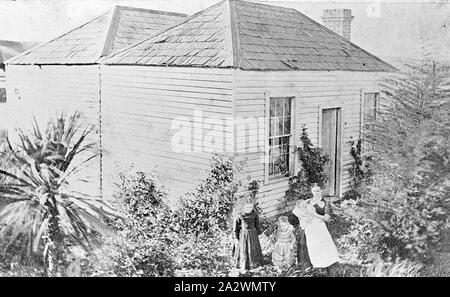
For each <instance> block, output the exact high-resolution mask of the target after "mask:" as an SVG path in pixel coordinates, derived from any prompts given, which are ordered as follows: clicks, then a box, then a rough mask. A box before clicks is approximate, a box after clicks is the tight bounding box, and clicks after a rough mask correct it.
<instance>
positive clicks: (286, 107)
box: [284, 98, 291, 116]
mask: <svg viewBox="0 0 450 297" xmlns="http://www.w3.org/2000/svg"><path fill="white" fill-rule="evenodd" d="M284 116H291V98H286V99H284Z"/></svg>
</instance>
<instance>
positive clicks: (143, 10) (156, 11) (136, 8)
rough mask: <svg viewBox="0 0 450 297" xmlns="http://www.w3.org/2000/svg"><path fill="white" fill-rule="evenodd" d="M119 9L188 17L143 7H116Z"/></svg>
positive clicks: (183, 14) (182, 14) (178, 13)
mask: <svg viewBox="0 0 450 297" xmlns="http://www.w3.org/2000/svg"><path fill="white" fill-rule="evenodd" d="M116 7H118V8H119V9H123V10H131V11H141V12H151V13H154V14H165V15H172V16H188V15H187V14H185V13H181V12H171V11H165V10H154V9H149V8H143V7H134V6H126V5H116Z"/></svg>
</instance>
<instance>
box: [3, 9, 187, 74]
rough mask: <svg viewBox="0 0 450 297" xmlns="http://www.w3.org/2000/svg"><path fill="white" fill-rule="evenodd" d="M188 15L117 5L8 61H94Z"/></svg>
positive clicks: (89, 62)
mask: <svg viewBox="0 0 450 297" xmlns="http://www.w3.org/2000/svg"><path fill="white" fill-rule="evenodd" d="M186 17H187V15H185V14H181V13H172V12H165V11H157V10H150V9H142V8H134V7H126V6H116V8H115V9H114V10H112V11H110V12H108V13H105V14H103V15H101V16H99V17H96V18H95V19H93V20H91V21H89V22H87V23H85V24H83V25H81V26H78V27H77V28H75V29H73V30H70V31H69V32H67V33H65V34H63V35H61V36H59V37H57V38H55V39H52V40H50V41H48V42H45V43H43V44H41V45H39V46H37V47H35V48H32V49H31V50H29V51H27V52H25V53H23V54H22V55H19V56H17V57H16V58H13V59H11V60H9V61H7V64H42V65H43V64H93V63H96V61H97V60H98V59H99V58H100V57H102V56H104V55H107V54H109V53H110V52H112V51H114V50H117V49H119V48H120V47H124V46H125V47H126V46H129V45H131V44H133V43H136V42H138V41H140V40H142V39H146V38H149V37H150V36H152V35H154V34H155V33H157V32H159V31H160V30H161V29H163V28H165V27H167V26H170V25H173V24H175V23H178V22H180V21H181V20H183V19H185V18H186Z"/></svg>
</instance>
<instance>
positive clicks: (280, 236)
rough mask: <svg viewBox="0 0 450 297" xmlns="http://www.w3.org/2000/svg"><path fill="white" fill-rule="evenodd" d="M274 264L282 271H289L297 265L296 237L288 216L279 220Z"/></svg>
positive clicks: (273, 258)
mask: <svg viewBox="0 0 450 297" xmlns="http://www.w3.org/2000/svg"><path fill="white" fill-rule="evenodd" d="M272 263H273V265H275V266H277V267H278V268H280V269H282V270H284V269H286V270H287V269H289V268H290V267H292V266H293V265H294V263H295V235H294V232H293V227H292V226H291V225H290V224H289V222H288V218H287V217H286V216H281V217H280V218H279V219H278V230H277V231H276V234H275V246H274V249H273V252H272Z"/></svg>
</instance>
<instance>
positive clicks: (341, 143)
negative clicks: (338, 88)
mask: <svg viewBox="0 0 450 297" xmlns="http://www.w3.org/2000/svg"><path fill="white" fill-rule="evenodd" d="M336 108H337V109H338V120H339V126H338V127H337V128H338V136H337V137H338V140H337V144H338V147H337V152H336V154H337V158H336V163H337V164H336V169H337V170H338V172H337V174H336V178H337V181H336V197H338V198H339V199H341V198H342V172H343V170H342V164H343V161H344V160H343V154H342V148H343V147H344V111H345V104H344V102H335V103H331V104H320V105H319V106H318V114H319V125H318V131H317V144H318V147H320V148H321V147H322V112H323V110H324V109H336Z"/></svg>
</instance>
